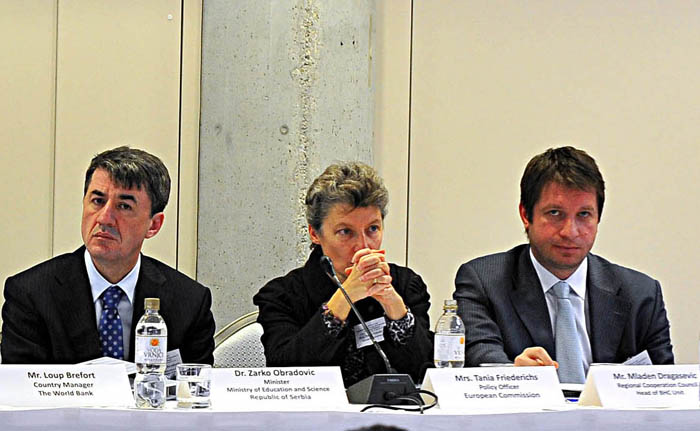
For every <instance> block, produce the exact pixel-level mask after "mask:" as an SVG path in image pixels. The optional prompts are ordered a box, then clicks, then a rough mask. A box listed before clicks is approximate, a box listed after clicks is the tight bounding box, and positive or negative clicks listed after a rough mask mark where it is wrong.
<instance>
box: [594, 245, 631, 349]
mask: <svg viewBox="0 0 700 431" xmlns="http://www.w3.org/2000/svg"><path fill="white" fill-rule="evenodd" d="M607 265H609V263H607V262H605V261H604V260H602V259H600V258H599V257H598V256H595V255H592V254H589V255H588V278H587V281H586V291H587V293H586V295H587V296H588V305H589V313H588V315H589V316H590V318H589V319H588V320H589V321H590V339H591V351H592V354H593V362H613V361H615V360H616V353H617V349H618V346H619V345H620V341H621V338H622V332H623V331H624V328H625V322H626V321H627V318H628V315H629V313H630V309H631V304H630V303H629V302H627V301H625V300H623V299H621V298H620V297H619V296H618V292H619V290H620V281H619V280H617V279H616V278H615V277H614V276H613V275H612V272H611V271H609V270H607V269H606V268H605V267H606V266H607Z"/></svg>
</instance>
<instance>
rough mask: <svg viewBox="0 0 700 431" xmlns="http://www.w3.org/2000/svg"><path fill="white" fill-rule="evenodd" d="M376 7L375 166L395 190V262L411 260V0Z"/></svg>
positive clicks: (391, 234) (391, 248) (388, 240)
mask: <svg viewBox="0 0 700 431" xmlns="http://www.w3.org/2000/svg"><path fill="white" fill-rule="evenodd" d="M376 7H377V14H376V17H377V20H376V23H375V24H374V26H375V27H376V33H375V41H374V44H373V56H374V58H375V63H374V64H376V71H375V77H376V80H377V85H376V87H375V88H376V90H375V110H374V112H375V114H374V124H375V129H374V147H373V152H374V155H373V156H374V166H375V168H376V169H377V170H378V171H379V174H380V175H381V176H382V177H383V178H384V182H385V185H386V187H387V189H388V190H389V215H387V217H386V219H385V220H384V222H385V231H384V241H383V247H384V248H386V250H387V253H388V256H389V259H390V260H391V261H392V262H396V263H399V264H405V263H406V213H407V211H406V202H407V194H408V157H409V151H408V150H409V148H408V130H409V128H408V124H409V88H410V72H411V63H410V61H411V2H408V1H403V0H388V1H378V2H377V3H376Z"/></svg>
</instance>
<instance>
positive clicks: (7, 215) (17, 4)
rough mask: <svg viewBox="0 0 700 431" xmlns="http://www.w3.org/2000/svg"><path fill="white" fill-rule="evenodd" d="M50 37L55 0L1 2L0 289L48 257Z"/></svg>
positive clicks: (52, 41) (52, 59)
mask: <svg viewBox="0 0 700 431" xmlns="http://www.w3.org/2000/svg"><path fill="white" fill-rule="evenodd" d="M55 41H56V2H55V1H35V2H25V1H22V0H10V1H2V2H0V52H2V57H3V58H2V60H1V61H0V95H2V97H0V119H2V120H0V121H2V127H0V148H1V149H2V157H0V172H1V173H2V174H1V175H2V177H1V178H2V181H0V195H2V197H3V202H4V204H3V210H2V211H0V244H2V248H0V282H1V283H2V286H4V283H5V279H6V278H7V277H8V276H10V275H12V274H15V273H17V272H19V271H20V270H23V269H26V268H28V267H30V266H31V265H34V264H35V263H38V262H39V261H42V260H44V259H46V258H48V257H49V256H51V229H52V220H51V216H52V211H51V209H52V192H53V132H54V127H53V125H54V110H53V107H54V82H55V75H54V69H55V66H54V65H55V47H56V42H55ZM2 301H3V299H2V298H0V305H1V304H2Z"/></svg>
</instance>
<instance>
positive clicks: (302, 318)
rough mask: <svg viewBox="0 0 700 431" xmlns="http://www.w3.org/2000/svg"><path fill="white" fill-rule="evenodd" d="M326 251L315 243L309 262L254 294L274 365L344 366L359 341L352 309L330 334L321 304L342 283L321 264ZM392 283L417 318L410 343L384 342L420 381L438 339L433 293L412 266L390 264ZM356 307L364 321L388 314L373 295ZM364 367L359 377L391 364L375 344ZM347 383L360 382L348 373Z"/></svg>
mask: <svg viewBox="0 0 700 431" xmlns="http://www.w3.org/2000/svg"><path fill="white" fill-rule="evenodd" d="M321 256H322V252H321V250H320V248H316V249H315V250H314V251H313V252H312V253H311V256H310V257H309V260H308V261H307V262H306V264H305V265H304V266H303V267H301V268H297V269H295V270H293V271H291V272H290V273H288V274H287V275H285V276H284V277H279V278H276V279H274V280H271V281H270V282H268V283H267V284H266V285H265V286H264V287H263V288H261V289H260V291H259V292H258V293H257V294H256V295H255V296H254V297H253V302H254V303H255V305H257V306H258V307H259V308H260V314H259V315H258V322H259V323H260V324H261V325H262V326H263V329H264V333H263V336H262V337H261V340H262V343H263V345H264V346H265V358H266V360H267V365H268V366H270V367H289V366H324V365H326V366H328V365H341V362H342V361H343V358H344V356H345V355H347V351H348V344H349V343H354V333H353V330H352V328H353V327H354V326H355V325H357V324H358V323H359V321H358V320H357V318H356V317H355V316H354V315H353V314H352V313H351V314H350V316H348V320H347V321H348V325H347V326H346V327H345V329H343V330H342V331H341V333H340V334H339V335H338V336H337V337H336V336H334V335H331V334H330V333H329V331H328V330H327V328H326V326H325V325H324V323H323V319H322V317H321V304H323V303H324V302H325V301H328V300H329V299H330V297H331V296H332V295H333V293H334V292H335V291H336V289H337V287H336V286H335V285H334V284H333V283H332V282H331V280H330V279H329V278H328V276H326V274H325V273H324V272H323V269H322V268H321V265H320V264H319V259H320V257H321ZM389 268H390V270H391V277H392V282H391V284H392V286H393V287H394V289H396V292H397V293H398V294H399V295H401V297H402V298H403V300H404V303H405V304H406V306H407V307H409V308H410V309H411V313H413V316H414V317H415V326H414V332H413V336H412V337H410V338H409V339H408V340H407V341H406V344H405V345H397V344H394V343H393V342H392V341H391V339H390V337H389V336H388V335H387V334H385V337H384V341H382V342H380V343H379V344H380V345H381V346H382V349H383V350H384V352H385V353H386V355H387V357H388V358H389V361H390V362H391V365H392V367H394V368H395V369H396V370H397V371H398V372H400V373H407V374H411V376H412V377H413V379H414V380H415V381H416V382H417V381H418V379H419V377H420V374H421V371H423V370H424V368H425V367H426V364H432V355H433V342H432V333H431V332H430V328H429V323H428V321H429V317H428V309H429V308H430V295H429V294H428V290H427V287H426V285H425V283H423V280H422V279H421V277H420V276H419V275H418V274H416V273H415V272H413V271H412V270H410V269H408V268H405V267H401V266H397V265H394V264H389ZM355 306H356V307H357V309H358V310H359V311H360V314H361V315H362V317H363V319H365V321H369V320H372V319H374V318H377V317H381V316H383V315H384V309H383V308H382V306H381V305H380V304H379V302H377V301H376V300H375V299H373V298H365V299H363V300H361V301H357V302H356V303H355ZM364 349H365V352H366V355H365V360H366V362H365V364H364V365H365V370H364V374H363V375H362V376H359V377H358V378H357V380H359V379H361V378H363V377H367V376H369V375H371V374H375V373H385V372H386V368H385V365H384V362H383V361H382V360H381V358H380V356H379V355H378V354H377V352H376V351H375V350H374V348H373V347H371V346H367V347H364ZM343 379H344V381H345V384H346V386H349V385H351V384H353V383H355V380H348V378H347V376H343Z"/></svg>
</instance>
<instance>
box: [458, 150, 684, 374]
mask: <svg viewBox="0 0 700 431" xmlns="http://www.w3.org/2000/svg"><path fill="white" fill-rule="evenodd" d="M520 188H521V196H520V205H519V212H520V217H521V219H522V222H523V225H524V227H525V231H526V233H527V235H528V239H529V241H530V243H529V245H520V246H518V247H515V248H513V249H512V250H510V251H507V252H504V253H498V254H494V255H490V256H484V257H480V258H477V259H474V260H472V261H470V262H467V263H465V264H463V265H462V266H461V267H460V268H459V271H458V272H457V277H456V280H455V284H456V289H455V292H454V295H453V296H454V298H455V299H456V300H457V301H458V305H459V314H460V316H461V318H462V320H463V321H464V323H465V326H466V341H467V345H466V358H465V360H466V365H468V366H477V365H479V364H481V363H505V362H514V363H515V365H555V366H557V367H559V368H560V369H559V377H560V380H561V381H563V382H572V383H582V382H583V381H582V379H585V372H586V371H587V369H588V366H589V365H590V364H591V363H594V362H623V361H625V360H626V359H628V358H629V357H631V356H634V355H636V354H637V353H640V352H642V351H644V350H646V351H648V353H649V356H650V358H651V360H652V362H653V363H655V364H668V363H673V353H672V350H671V341H670V335H669V323H668V319H667V318H666V310H665V307H664V302H663V298H662V294H661V286H660V285H659V283H658V282H657V281H656V280H653V279H652V278H650V277H648V276H646V275H644V274H642V273H640V272H637V271H634V270H631V269H628V268H624V267H621V266H618V265H615V264H612V263H610V262H608V261H607V260H605V259H603V258H601V257H599V256H596V255H594V254H591V253H590V250H591V247H592V246H593V243H594V241H595V237H596V233H597V228H598V222H599V221H600V215H601V214H602V210H603V203H604V201H605V183H604V181H603V177H602V175H601V174H600V171H599V170H598V166H597V165H596V163H595V160H593V158H591V157H590V156H589V155H588V154H586V153H585V152H583V151H580V150H577V149H575V148H572V147H562V148H556V149H549V150H547V151H546V152H545V153H543V154H540V155H538V156H535V157H534V158H533V159H532V160H531V161H530V162H529V163H528V165H527V167H526V168H525V172H524V174H523V177H522V179H521V183H520ZM557 361H558V362H557ZM563 374H564V375H565V376H563Z"/></svg>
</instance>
